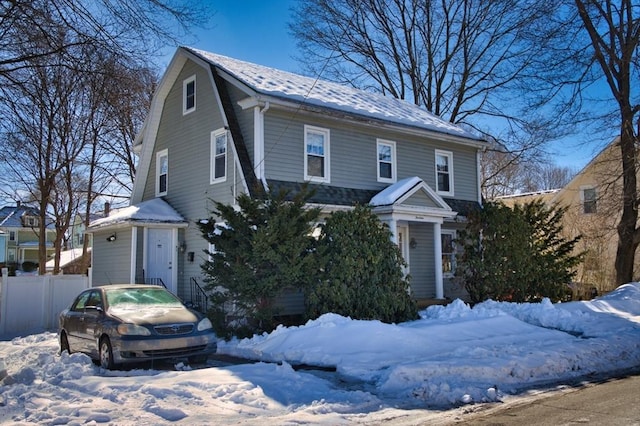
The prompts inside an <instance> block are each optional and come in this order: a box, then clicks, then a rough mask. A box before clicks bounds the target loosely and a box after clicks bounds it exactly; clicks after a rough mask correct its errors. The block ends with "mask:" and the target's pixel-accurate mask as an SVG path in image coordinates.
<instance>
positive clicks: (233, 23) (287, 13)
mask: <svg viewBox="0 0 640 426" xmlns="http://www.w3.org/2000/svg"><path fill="white" fill-rule="evenodd" d="M295 3H296V0H212V2H211V4H212V8H213V9H214V10H215V12H216V13H215V15H213V16H212V17H211V19H210V22H209V25H208V28H207V29H205V30H198V31H197V32H196V34H195V37H196V39H195V40H194V39H185V40H184V42H183V43H182V44H184V45H187V46H190V47H196V48H199V49H203V50H207V51H210V52H213V53H218V54H222V55H226V56H230V57H233V58H237V59H242V60H245V61H249V62H253V63H256V64H260V65H265V66H269V67H273V68H278V69H281V70H285V71H291V72H296V73H301V71H302V69H301V66H300V64H299V63H298V62H297V61H296V60H295V59H294V56H296V55H297V47H296V42H295V40H294V39H293V37H292V36H291V35H290V34H289V30H288V23H289V22H290V21H291V10H290V8H291V7H292V6H293V5H295ZM174 51H175V50H174V49H173V48H171V49H169V50H168V53H167V55H166V60H165V61H164V64H161V65H167V64H168V63H169V60H170V59H171V57H172V55H173V53H174ZM320 77H321V78H322V76H320ZM585 138H589V135H575V136H573V137H570V138H567V139H563V140H562V141H558V142H556V143H555V144H553V145H549V146H548V148H547V149H548V151H549V152H550V155H552V156H553V157H554V158H555V162H556V163H557V164H558V165H561V166H569V167H572V168H574V169H576V171H577V170H579V169H581V168H582V167H584V166H585V165H586V164H587V163H588V162H589V160H591V158H593V157H594V156H595V155H596V154H597V153H598V152H599V151H600V149H602V147H603V146H604V145H605V144H607V143H608V142H610V140H597V141H592V142H590V143H587V145H585V144H584V142H585Z"/></svg>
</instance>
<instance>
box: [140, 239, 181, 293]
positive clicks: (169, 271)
mask: <svg viewBox="0 0 640 426" xmlns="http://www.w3.org/2000/svg"><path fill="white" fill-rule="evenodd" d="M171 240H172V230H171V229H158V228H149V229H148V231H147V271H146V274H145V278H146V279H147V281H150V282H151V283H153V284H156V283H157V282H156V281H157V280H156V279H157V278H159V279H161V280H162V282H163V283H164V285H165V286H166V287H167V288H168V289H169V290H170V291H172V292H174V293H175V292H176V289H175V288H174V287H173V286H174V283H173V264H172V260H173V259H172V251H171V248H172V244H171Z"/></svg>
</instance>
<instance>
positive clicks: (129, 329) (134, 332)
mask: <svg viewBox="0 0 640 426" xmlns="http://www.w3.org/2000/svg"><path fill="white" fill-rule="evenodd" d="M118 333H119V334H121V335H123V336H150V335H151V332H150V331H149V329H148V328H145V327H142V326H141V325H136V324H120V325H118Z"/></svg>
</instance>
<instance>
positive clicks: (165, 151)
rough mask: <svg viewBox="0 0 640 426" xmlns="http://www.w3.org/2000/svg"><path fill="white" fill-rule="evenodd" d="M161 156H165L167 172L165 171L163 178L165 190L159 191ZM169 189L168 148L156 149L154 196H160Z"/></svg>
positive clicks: (165, 193)
mask: <svg viewBox="0 0 640 426" xmlns="http://www.w3.org/2000/svg"><path fill="white" fill-rule="evenodd" d="M162 157H166V158H167V172H166V173H165V175H166V178H165V188H164V189H165V190H164V191H162V192H161V191H160V176H161V174H160V164H161V159H162ZM168 191H169V150H168V149H163V150H162V151H158V152H157V153H156V197H161V196H163V195H167V192H168Z"/></svg>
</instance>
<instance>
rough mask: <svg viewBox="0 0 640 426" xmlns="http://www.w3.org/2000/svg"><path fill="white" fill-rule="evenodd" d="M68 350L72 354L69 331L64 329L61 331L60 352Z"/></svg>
mask: <svg viewBox="0 0 640 426" xmlns="http://www.w3.org/2000/svg"><path fill="white" fill-rule="evenodd" d="M64 351H67V353H68V354H71V348H69V339H67V333H65V332H64V331H63V332H62V333H60V354H62V352H64Z"/></svg>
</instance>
